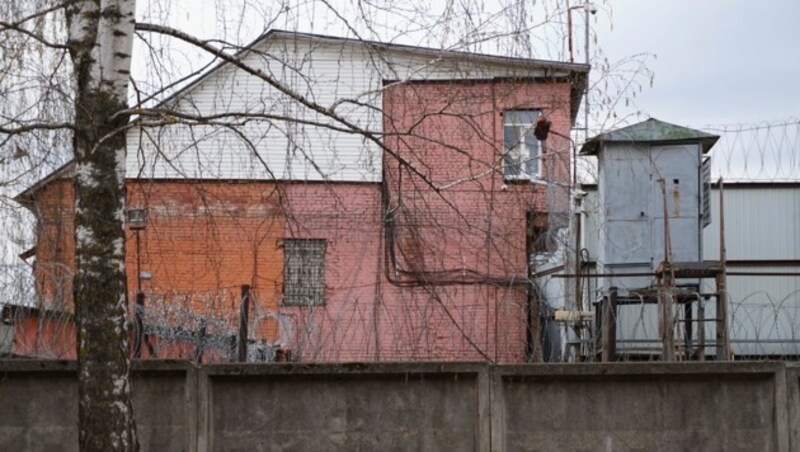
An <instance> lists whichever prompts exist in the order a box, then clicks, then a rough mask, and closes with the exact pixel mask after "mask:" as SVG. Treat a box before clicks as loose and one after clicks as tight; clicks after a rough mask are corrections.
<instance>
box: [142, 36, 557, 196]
mask: <svg viewBox="0 0 800 452" xmlns="http://www.w3.org/2000/svg"><path fill="white" fill-rule="evenodd" d="M242 58H243V59H244V61H245V62H246V63H247V64H248V65H249V66H251V67H254V68H257V69H260V70H261V71H263V73H265V74H268V75H269V76H271V77H273V78H274V79H276V80H278V81H280V82H281V83H283V84H285V85H286V86H287V87H289V88H290V89H291V90H293V91H294V92H295V93H297V94H299V95H301V96H303V97H304V98H306V99H308V100H310V101H312V102H314V103H316V104H318V105H320V106H322V107H324V108H333V110H334V111H335V113H336V114H337V115H339V116H341V117H342V118H345V119H346V120H347V121H349V122H350V123H351V124H353V125H355V126H356V127H358V128H361V129H363V130H365V131H369V132H372V133H374V134H375V136H376V137H380V133H381V132H382V113H381V89H382V88H383V86H384V81H385V80H391V81H397V80H423V79H456V80H464V79H481V78H491V77H513V76H527V77H531V76H539V75H542V74H543V73H542V72H541V69H538V70H536V71H534V70H533V69H531V67H530V65H528V66H527V67H525V66H520V65H519V64H514V65H509V64H504V63H503V61H502V60H501V59H499V58H495V59H494V60H492V59H485V61H479V62H476V61H475V60H472V59H469V58H465V57H464V56H463V55H461V56H459V57H458V58H454V57H452V56H447V57H442V55H437V54H435V53H433V52H432V51H423V52H420V51H417V50H415V49H414V48H410V47H400V46H388V47H386V46H383V47H380V48H378V47H377V46H374V45H371V44H368V43H361V42H358V41H351V40H341V39H332V38H324V37H318V36H312V35H298V34H292V33H285V32H277V33H274V34H271V35H270V36H269V37H268V38H267V39H266V40H265V41H263V42H262V43H261V44H259V45H257V46H255V47H254V48H253V51H251V52H248V53H246V54H245V55H244V56H243V57H242ZM169 105H172V106H173V108H176V109H177V110H178V111H181V112H184V113H187V114H192V115H197V116H201V115H202V116H206V117H208V116H209V115H219V114H223V113H228V114H248V115H251V116H247V115H242V116H240V117H236V116H233V117H227V118H220V119H218V120H215V121H210V122H209V124H204V125H199V124H192V125H189V124H186V123H185V122H182V121H178V120H176V121H175V123H174V124H170V125H167V126H162V125H157V126H151V127H148V126H146V121H143V122H142V123H141V124H145V125H143V126H140V127H136V128H134V129H131V131H130V132H129V134H128V158H127V172H128V174H127V175H128V177H131V178H155V179H164V178H168V179H173V178H179V179H184V178H189V179H254V180H308V181H323V180H325V181H352V182H377V181H380V179H381V149H380V146H379V145H378V144H377V143H375V142H373V141H371V140H370V139H369V138H367V137H366V136H365V135H364V134H363V133H359V132H358V131H352V130H350V128H349V127H348V126H346V125H344V124H341V123H338V122H334V121H333V120H332V119H330V118H328V117H326V116H324V115H322V114H319V113H316V112H314V111H312V110H310V109H309V108H308V107H306V106H304V105H302V104H300V103H299V102H297V101H296V100H294V99H292V98H291V97H290V96H288V95H286V94H284V93H282V92H280V91H278V90H277V89H275V88H273V87H272V86H270V85H269V84H268V83H266V82H265V81H264V80H262V79H260V78H258V77H256V76H254V75H251V74H248V73H246V72H244V71H243V70H241V69H238V68H235V67H234V66H232V65H224V66H222V67H220V68H218V69H217V70H215V71H213V72H212V73H210V74H209V75H207V76H206V77H205V78H204V79H202V80H201V81H199V82H198V83H196V84H195V85H194V86H192V87H191V88H189V89H187V90H185V91H183V92H182V93H180V94H179V96H178V97H177V99H175V100H172V101H170V104H169ZM259 116H260V117H259ZM326 126H333V127H334V128H336V129H337V130H334V129H333V128H330V127H326ZM342 129H344V130H342Z"/></svg>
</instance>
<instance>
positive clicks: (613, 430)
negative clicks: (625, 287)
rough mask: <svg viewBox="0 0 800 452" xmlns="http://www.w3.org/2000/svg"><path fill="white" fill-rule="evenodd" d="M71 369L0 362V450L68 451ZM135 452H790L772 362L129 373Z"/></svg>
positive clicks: (799, 394) (799, 372)
mask: <svg viewBox="0 0 800 452" xmlns="http://www.w3.org/2000/svg"><path fill="white" fill-rule="evenodd" d="M76 376H77V373H76V367H75V364H74V363H68V362H57V361H50V362H42V361H0V450H25V451H48V450H58V451H61V450H77V429H76V426H77V387H76ZM133 389H134V409H135V411H136V419H137V423H138V428H139V440H140V443H141V445H142V450H144V451H150V450H152V451H162V450H163V451H180V450H185V451H194V450H200V451H222V450H224V451H282V450H298V451H300V450H345V451H350V450H362V451H370V450H381V451H383V450H458V451H463V450H481V451H488V450H493V451H506V450H507V451H517V450H522V451H561V450H575V451H592V450H602V451H606V450H614V451H677V450H704V451H709V450H710V451H714V450H720V451H723V450H725V451H727V450H730V451H737V450H741V451H745V450H747V451H750V450H758V451H788V450H798V451H800V366H797V365H793V364H788V365H787V364H783V363H769V362H763V363H705V364H703V363H673V364H662V363H641V364H631V363H614V364H596V365H522V366H487V365H483V364H459V363H445V364H434V363H426V364H369V365H359V364H326V365H300V364H279V365H278V364H273V365H260V364H246V365H212V366H203V367H200V368H195V367H193V366H191V365H190V364H188V363H183V362H163V361H144V362H139V363H136V364H135V366H134V382H133Z"/></svg>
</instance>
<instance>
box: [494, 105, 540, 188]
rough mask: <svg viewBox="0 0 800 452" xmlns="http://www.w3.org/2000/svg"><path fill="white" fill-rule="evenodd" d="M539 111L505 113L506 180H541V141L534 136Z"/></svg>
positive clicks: (504, 168)
mask: <svg viewBox="0 0 800 452" xmlns="http://www.w3.org/2000/svg"><path fill="white" fill-rule="evenodd" d="M538 118H539V111H538V110H506V111H504V112H503V174H504V175H505V178H506V179H537V178H539V149H540V146H539V140H537V139H536V137H535V136H534V135H533V130H534V128H535V126H536V120H537V119H538Z"/></svg>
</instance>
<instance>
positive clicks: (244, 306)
mask: <svg viewBox="0 0 800 452" xmlns="http://www.w3.org/2000/svg"><path fill="white" fill-rule="evenodd" d="M249 313H250V286H248V285H242V298H241V305H240V309H239V362H240V363H243V362H246V361H247V323H248V315H249Z"/></svg>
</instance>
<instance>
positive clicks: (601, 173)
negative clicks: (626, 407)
mask: <svg viewBox="0 0 800 452" xmlns="http://www.w3.org/2000/svg"><path fill="white" fill-rule="evenodd" d="M718 139H719V136H716V135H711V134H708V133H705V132H701V131H699V130H694V129H689V128H686V127H681V126H678V125H675V124H670V123H666V122H663V121H659V120H657V119H648V120H646V121H644V122H640V123H638V124H634V125H632V126H629V127H625V128H622V129H618V130H615V131H611V132H608V133H604V134H601V135H598V136H596V137H594V138H592V139H590V140H589V141H587V142H586V143H585V144H584V146H583V148H582V149H581V154H582V155H594V156H596V157H597V168H598V197H599V204H600V206H601V209H600V212H599V219H598V220H599V224H600V225H601V228H602V230H601V233H600V240H599V249H598V256H597V262H598V269H597V271H598V273H599V274H601V275H603V276H602V279H600V281H599V284H598V287H600V288H601V291H602V294H603V296H602V298H601V300H600V303H599V305H600V312H598V315H597V318H598V323H600V324H601V325H602V327H601V330H602V332H603V334H601V336H603V337H604V340H603V341H601V342H602V343H601V349H602V350H603V353H604V354H603V356H604V358H608V359H613V356H615V354H616V353H615V350H614V349H615V347H614V344H613V343H609V342H615V337H610V336H611V335H612V333H613V331H611V332H610V331H606V330H608V329H613V330H615V329H616V328H615V325H613V323H614V322H616V312H617V306H618V305H622V304H625V303H639V304H642V303H653V304H658V305H659V309H658V313H659V330H660V336H661V340H662V345H663V351H662V358H663V359H664V360H672V359H673V358H674V353H675V351H676V343H675V341H674V340H673V339H674V337H673V336H674V332H675V330H676V320H677V319H678V318H679V316H677V315H676V313H675V308H676V307H680V306H681V305H683V306H684V307H685V309H684V310H682V316H683V320H684V321H685V322H687V323H684V324H683V325H682V329H683V330H684V334H683V336H684V337H683V338H682V339H683V340H682V341H679V342H680V344H678V345H679V346H680V347H678V348H679V349H680V351H685V355H686V356H687V357H688V356H692V355H694V356H698V353H697V350H696V349H697V347H696V346H694V345H693V338H692V333H693V331H697V335H698V336H700V335H701V331H704V327H703V326H702V325H698V326H696V327H693V325H694V324H695V323H697V320H699V319H694V320H693V319H692V313H693V310H692V306H691V303H692V302H693V301H694V300H698V299H699V297H700V293H701V284H700V280H701V279H703V278H716V279H717V282H718V284H717V286H718V287H717V293H715V294H705V295H703V296H706V297H716V298H717V299H718V300H719V299H720V297H719V296H717V295H718V293H719V292H720V287H719V286H720V285H722V286H724V281H720V280H719V276H720V273H721V272H722V271H721V268H722V267H723V266H721V265H719V263H713V262H712V263H709V262H704V261H703V254H702V245H703V244H702V230H703V228H704V227H705V226H707V225H708V224H709V223H710V221H711V212H710V180H709V179H710V160H709V158H708V157H706V154H707V153H708V151H709V150H710V149H711V147H712V146H713V145H714V144H715V143H716V142H717V140H718ZM723 276H724V275H723ZM723 289H724V287H723ZM723 298H724V297H723ZM699 304H701V305H702V300H701V301H700V303H699ZM695 311H696V310H695ZM716 311H717V316H718V317H721V315H723V314H725V311H726V310H725V309H724V307H723V309H719V308H718V309H717V310H716ZM612 316H613V318H610V317H612ZM720 323H721V324H720ZM720 333H723V334H724V336H725V337H724V338H719V339H720V341H721V342H717V343H715V344H714V345H712V346H713V347H717V348H719V349H720V350H718V351H719V353H718V354H717V355H718V356H721V355H722V356H725V357H727V354H728V352H727V349H728V348H729V347H728V346H727V345H724V344H723V343H725V344H727V328H726V327H725V322H724V321H723V322H717V335H718V336H719V335H720ZM614 335H615V333H614ZM700 345H701V347H705V344H700ZM609 347H610V348H611V349H609ZM700 355H705V351H704V350H701V351H700Z"/></svg>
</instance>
